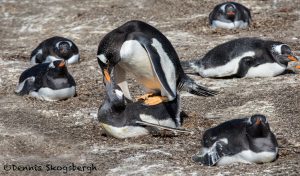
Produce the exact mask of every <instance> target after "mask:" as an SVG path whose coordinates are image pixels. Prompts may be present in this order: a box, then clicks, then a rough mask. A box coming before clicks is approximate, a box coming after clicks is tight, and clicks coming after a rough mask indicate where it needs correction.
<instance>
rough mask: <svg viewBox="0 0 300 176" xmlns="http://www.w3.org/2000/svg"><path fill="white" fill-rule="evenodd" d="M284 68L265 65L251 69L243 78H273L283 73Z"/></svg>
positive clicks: (276, 64)
mask: <svg viewBox="0 0 300 176" xmlns="http://www.w3.org/2000/svg"><path fill="white" fill-rule="evenodd" d="M285 69H286V67H284V66H282V65H279V64H278V63H265V64H262V65H259V66H257V67H251V68H250V69H249V70H248V72H247V74H246V76H245V77H273V76H277V75H279V74H281V73H283V72H284V71H285Z"/></svg>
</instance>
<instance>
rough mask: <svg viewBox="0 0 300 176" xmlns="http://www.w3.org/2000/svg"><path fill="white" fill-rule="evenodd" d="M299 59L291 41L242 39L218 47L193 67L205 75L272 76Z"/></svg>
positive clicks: (194, 63)
mask: <svg viewBox="0 0 300 176" xmlns="http://www.w3.org/2000/svg"><path fill="white" fill-rule="evenodd" d="M290 61H297V58H296V57H295V56H294V55H293V53H292V51H291V49H290V47H289V46H288V45H287V44H284V43H282V42H277V41H271V40H262V39H258V38H239V39H235V40H231V41H229V42H226V43H223V44H221V45H218V46H216V47H215V48H213V49H212V50H210V51H209V52H208V53H207V54H206V55H205V56H204V57H203V58H202V59H200V60H197V61H195V62H191V63H190V66H191V67H192V69H193V70H194V71H196V72H197V73H198V74H199V75H200V76H202V77H213V78H214V77H219V78H220V77H272V76H277V75H279V74H281V73H283V72H284V71H285V70H286V69H287V65H288V63H289V62H290Z"/></svg>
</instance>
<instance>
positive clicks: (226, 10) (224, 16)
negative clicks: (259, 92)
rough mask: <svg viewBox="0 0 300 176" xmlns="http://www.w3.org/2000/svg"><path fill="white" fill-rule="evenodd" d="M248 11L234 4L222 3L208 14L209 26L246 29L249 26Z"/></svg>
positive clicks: (249, 15) (249, 16)
mask: <svg viewBox="0 0 300 176" xmlns="http://www.w3.org/2000/svg"><path fill="white" fill-rule="evenodd" d="M250 22H251V14H250V10H249V9H248V8H247V7H245V6H243V5H241V4H239V3H236V2H224V3H222V4H219V5H217V6H215V8H214V9H213V11H212V12H210V14H209V24H210V26H211V27H212V28H213V29H215V28H226V29H234V28H246V27H248V26H249V25H250Z"/></svg>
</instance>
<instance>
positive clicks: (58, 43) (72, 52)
mask: <svg viewBox="0 0 300 176" xmlns="http://www.w3.org/2000/svg"><path fill="white" fill-rule="evenodd" d="M58 59H64V60H66V61H67V63H68V64H73V63H77V62H78V61H79V51H78V48H77V46H76V45H75V43H74V42H72V41H71V40H69V39H67V38H64V37H58V36H55V37H51V38H48V39H46V40H44V41H43V42H42V43H40V44H39V45H38V46H37V48H35V49H34V50H33V51H32V52H31V56H30V61H31V63H32V64H37V63H44V62H51V61H54V60H58Z"/></svg>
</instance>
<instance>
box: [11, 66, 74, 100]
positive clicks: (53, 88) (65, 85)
mask: <svg viewBox="0 0 300 176" xmlns="http://www.w3.org/2000/svg"><path fill="white" fill-rule="evenodd" d="M15 92H16V93H17V94H18V95H27V94H28V95H29V96H31V97H36V98H38V99H41V100H46V101H57V100H63V99H67V98H70V97H73V96H74V95H75V94H76V84H75V81H74V79H73V77H72V76H71V75H70V74H69V72H68V70H67V67H66V65H65V61H64V60H56V61H53V62H50V63H42V64H37V65H34V66H33V67H31V68H29V69H27V70H25V71H24V72H23V73H22V74H21V76H20V79H19V84H18V86H17V88H16V90H15Z"/></svg>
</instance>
